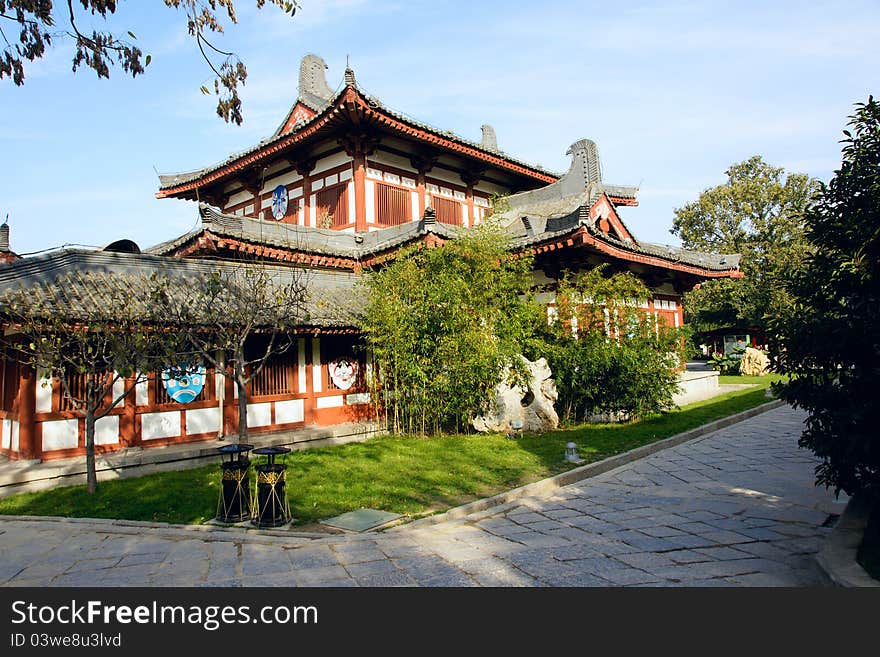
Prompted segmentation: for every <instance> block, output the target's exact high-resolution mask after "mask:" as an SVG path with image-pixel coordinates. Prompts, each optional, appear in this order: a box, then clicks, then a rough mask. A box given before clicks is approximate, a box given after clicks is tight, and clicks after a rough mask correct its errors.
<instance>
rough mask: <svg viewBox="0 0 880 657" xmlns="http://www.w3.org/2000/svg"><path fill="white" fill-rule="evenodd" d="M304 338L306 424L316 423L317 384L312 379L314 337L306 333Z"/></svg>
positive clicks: (304, 416) (304, 415)
mask: <svg viewBox="0 0 880 657" xmlns="http://www.w3.org/2000/svg"><path fill="white" fill-rule="evenodd" d="M299 339H300V340H303V342H304V344H303V357H304V359H305V365H306V389H305V390H304V391H303V392H305V394H306V397H305V399H303V422H305V423H306V424H314V423H315V385H314V381H312V360H313V354H312V337H311V336H309V335H305V336H304V337H302V338H299ZM297 349H299V342H297ZM298 366H299V359H298V358H297V367H298Z"/></svg>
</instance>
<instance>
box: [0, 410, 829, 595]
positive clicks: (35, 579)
mask: <svg viewBox="0 0 880 657" xmlns="http://www.w3.org/2000/svg"><path fill="white" fill-rule="evenodd" d="M803 418H804V415H803V414H802V413H800V412H797V411H794V410H792V409H790V408H788V407H782V408H778V409H776V410H773V411H770V412H767V413H764V414H762V415H759V416H757V417H754V418H751V419H749V420H746V421H744V422H741V423H739V424H736V425H733V426H731V427H728V428H726V429H722V430H720V431H716V432H714V433H712V434H708V435H707V436H705V437H703V438H700V439H697V440H695V441H692V442H689V443H685V444H683V445H679V446H678V447H674V448H671V449H667V450H664V451H661V452H658V453H656V454H654V455H651V456H649V457H647V458H644V459H642V460H639V461H635V462H633V463H630V464H628V465H625V466H623V467H620V468H618V469H616V470H612V471H610V472H608V473H605V474H604V475H600V476H597V477H595V478H592V479H587V480H583V481H581V482H578V483H576V484H573V485H570V486H566V487H564V488H560V489H557V490H556V491H554V493H553V494H552V495H550V496H547V497H542V498H537V497H532V498H524V499H521V500H518V501H516V502H513V503H510V504H507V505H505V506H503V507H498V508H496V509H493V510H490V511H488V512H482V513H480V514H475V516H471V517H467V518H464V519H460V520H455V521H448V522H443V523H440V524H434V525H424V524H423V525H419V524H418V523H417V524H416V525H413V526H402V527H399V528H396V529H394V530H390V531H387V532H384V533H380V534H366V535H334V536H328V537H327V538H321V539H315V540H309V539H306V538H294V537H275V536H266V535H261V534H257V533H256V532H239V531H233V532H230V531H228V530H227V531H205V530H204V528H202V529H201V530H198V531H196V530H193V529H192V528H190V529H186V528H181V527H166V528H158V529H151V528H146V527H138V526H120V525H115V524H113V523H110V522H106V521H105V522H90V521H87V522H82V521H80V522H69V521H68V522H65V521H58V520H19V519H14V520H13V519H6V520H3V519H0V582H2V583H4V584H5V585H7V586H46V585H51V586H78V585H79V586H135V585H141V586H267V585H268V586H271V585H276V586H400V585H403V586H413V585H415V586H643V585H646V586H682V585H684V586H775V585H781V586H816V585H821V584H822V579H821V576H820V575H819V571H818V569H817V568H816V566H815V564H814V561H813V555H814V554H815V553H816V552H817V550H818V549H819V547H820V545H821V543H822V540H823V538H824V536H825V535H826V533H827V532H828V531H830V530H829V529H827V528H825V527H823V526H822V525H823V523H824V522H825V521H826V520H827V518H828V516H829V514H830V513H840V512H841V511H842V509H843V506H844V505H843V502H844V500H841V501H840V502H836V501H835V500H834V499H833V496H832V495H831V494H830V493H829V492H827V491H826V490H824V489H817V488H815V487H814V486H813V467H814V465H815V461H814V459H813V457H812V456H811V455H810V454H809V453H808V452H804V451H803V450H799V449H798V447H797V439H798V436H799V435H800V431H801V423H802V421H803Z"/></svg>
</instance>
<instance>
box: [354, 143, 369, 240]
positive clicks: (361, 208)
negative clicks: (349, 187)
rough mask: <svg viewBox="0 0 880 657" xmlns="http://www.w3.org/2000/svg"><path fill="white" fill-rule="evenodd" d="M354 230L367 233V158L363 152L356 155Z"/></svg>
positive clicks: (357, 152)
mask: <svg viewBox="0 0 880 657" xmlns="http://www.w3.org/2000/svg"><path fill="white" fill-rule="evenodd" d="M353 156H354V163H353V166H354V221H355V224H354V230H355V232H356V233H365V232H367V156H366V155H365V154H364V152H363V150H358V151H356V152H355V153H354V155H353Z"/></svg>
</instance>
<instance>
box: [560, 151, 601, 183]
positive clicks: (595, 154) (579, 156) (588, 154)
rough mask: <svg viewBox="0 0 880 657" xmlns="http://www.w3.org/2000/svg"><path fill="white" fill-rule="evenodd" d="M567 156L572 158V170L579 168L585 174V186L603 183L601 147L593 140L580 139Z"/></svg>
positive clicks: (567, 152)
mask: <svg viewBox="0 0 880 657" xmlns="http://www.w3.org/2000/svg"><path fill="white" fill-rule="evenodd" d="M565 154H566V155H571V156H572V158H571V159H572V162H571V169H569V170H570V171H574V169H575V167H577V166H579V167H580V169H581V171H582V172H583V180H584V186H585V187H586V186H587V185H588V184H589V183H592V182H595V183H601V182H602V162H601V160H600V159H599V147H598V146H597V145H596V142H594V141H593V140H592V139H579V140H578V141H576V142H574V143H573V144H572V145H571V146H569V147H568V150H567V151H566V152H565Z"/></svg>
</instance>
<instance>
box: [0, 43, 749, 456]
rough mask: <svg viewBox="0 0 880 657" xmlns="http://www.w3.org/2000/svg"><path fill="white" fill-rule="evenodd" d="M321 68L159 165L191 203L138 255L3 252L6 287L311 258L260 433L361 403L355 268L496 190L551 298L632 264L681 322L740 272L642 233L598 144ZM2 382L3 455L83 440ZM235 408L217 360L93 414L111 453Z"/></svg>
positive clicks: (450, 229) (166, 194) (658, 304)
mask: <svg viewBox="0 0 880 657" xmlns="http://www.w3.org/2000/svg"><path fill="white" fill-rule="evenodd" d="M325 69H326V65H325V64H324V62H323V60H321V59H320V58H319V57H317V56H315V55H308V56H306V57H305V58H304V59H303V60H302V63H301V67H300V77H299V92H298V96H297V99H296V102H295V103H294V104H293V106H292V107H291V109H290V111H289V112H288V113H287V114H286V115H285V116H284V118H283V120H282V121H281V123H280V124H279V126H278V128H277V129H276V130H275V132H274V133H272V135H271V136H270V137H268V138H267V139H264V140H263V141H261V142H260V143H259V144H256V145H255V146H253V147H252V148H249V149H247V150H245V151H243V152H241V153H236V154H234V155H231V156H230V157H228V158H227V159H226V160H224V161H223V162H221V163H219V164H215V165H213V166H208V167H205V168H202V169H198V170H196V171H191V172H187V173H177V174H170V175H162V176H160V181H159V182H160V188H159V191H158V193H157V194H156V196H157V197H159V198H177V199H189V200H193V201H197V202H198V213H199V217H200V219H201V222H200V225H199V226H198V227H197V228H196V229H195V230H192V231H190V232H188V233H186V234H184V235H180V236H178V237H175V238H173V239H171V240H169V241H167V242H163V243H161V244H158V245H156V246H153V247H151V248H149V249H147V250H146V251H145V252H144V253H141V252H140V250H139V249H138V248H137V245H134V244H133V243H131V242H127V241H123V242H119V243H114V245H111V246H110V247H108V248H107V249H105V250H103V251H73V250H64V251H58V252H54V253H50V254H45V255H42V256H38V257H35V258H27V259H21V260H16V259H15V258H14V257H12V256H10V257H8V258H4V259H6V260H11V262H10V263H9V264H5V265H0V291H2V290H4V289H10V288H12V287H14V286H19V287H20V286H22V285H24V286H34V287H40V288H41V289H45V290H48V291H47V294H56V293H57V294H58V295H59V298H60V297H63V296H64V294H66V292H65V293H63V294H62V291H60V290H57V289H56V290H53V285H56V286H57V283H55V281H58V280H61V279H60V278H59V277H62V276H63V277H66V278H65V279H64V280H71V279H70V276H71V275H73V274H75V275H76V277H75V280H76V281H77V283H76V285H78V286H80V289H78V291H77V294H76V295H74V297H75V298H76V299H88V298H98V299H99V298H100V295H101V290H102V289H105V288H106V286H108V285H119V284H124V282H125V280H126V278H127V277H131V276H135V275H140V274H143V273H144V272H153V271H155V272H163V273H165V274H169V273H170V274H171V275H174V276H180V277H181V280H184V279H185V277H186V276H187V275H195V274H196V273H197V272H198V271H199V270H200V269H205V268H215V269H216V268H217V267H227V266H229V267H231V266H234V265H235V263H236V261H238V260H240V259H241V258H242V256H243V255H246V256H247V258H249V259H259V260H262V261H264V262H265V263H266V265H267V266H271V267H275V268H282V269H283V268H307V269H308V271H309V276H310V277H311V278H310V294H311V295H312V298H311V301H310V302H309V303H311V304H312V307H311V310H310V312H309V313H308V319H307V320H304V321H303V323H302V326H301V327H300V328H299V330H298V337H297V348H296V349H291V350H290V351H288V352H286V353H285V354H282V355H279V356H278V357H276V358H274V359H273V360H272V362H270V363H269V364H268V365H267V366H266V367H265V368H264V370H263V372H262V373H261V374H260V375H259V377H257V378H256V379H254V381H253V382H252V384H251V386H250V389H249V391H248V404H249V406H248V423H249V427H250V430H251V431H253V432H268V431H278V430H286V429H295V428H299V427H304V426H308V425H315V424H317V425H332V424H336V423H342V422H347V421H352V420H358V419H361V418H363V417H364V415H365V412H366V410H367V409H368V408H369V401H370V400H369V394H368V392H367V390H366V389H365V387H364V377H363V376H362V373H363V372H364V371H365V370H366V369H367V363H366V362H365V360H364V355H363V352H362V351H359V350H357V349H356V344H357V341H358V331H357V325H356V324H357V322H356V319H355V315H356V311H357V309H358V307H359V304H362V303H363V295H362V294H359V292H358V290H357V281H358V279H359V277H360V275H361V273H362V272H363V271H364V270H365V269H368V268H372V267H378V266H381V265H382V263H383V262H386V261H388V260H389V259H393V258H394V257H395V255H396V253H397V252H398V251H399V250H400V249H401V248H402V247H404V246H410V245H413V244H419V243H422V244H425V245H427V246H432V245H438V244H442V243H443V242H445V241H446V240H449V239H454V238H455V236H456V234H457V233H458V231H461V230H467V229H469V228H471V227H473V226H475V225H477V224H479V223H480V222H482V221H483V220H484V219H485V218H486V217H487V216H488V215H489V214H490V213H491V212H492V209H493V203H494V202H495V199H497V198H499V197H504V202H505V206H504V207H505V209H504V211H503V212H500V213H496V217H497V218H498V220H500V221H501V223H502V225H503V226H504V227H505V229H506V230H507V231H508V232H509V234H510V238H511V248H512V249H513V250H514V251H516V252H529V253H532V254H534V256H535V260H534V262H535V270H534V279H535V285H536V286H538V287H540V288H541V289H542V290H543V291H545V292H546V293H547V294H548V295H549V297H548V299H549V300H551V301H552V293H553V289H554V286H555V284H556V282H557V281H558V279H559V277H560V276H561V274H562V272H564V271H566V270H568V271H577V270H582V269H589V268H593V267H595V266H597V265H599V264H602V263H605V264H606V265H607V266H608V267H610V269H611V270H612V271H624V270H627V271H632V272H634V273H635V274H637V275H638V276H639V277H640V278H641V279H642V280H643V281H644V282H645V283H646V284H647V285H648V287H649V288H650V289H651V290H652V298H651V299H647V300H644V301H643V307H644V308H645V311H646V312H649V313H655V314H656V316H657V317H658V318H662V319H663V320H664V321H666V322H668V323H669V324H670V325H675V326H677V325H679V324H681V323H682V322H683V315H682V307H681V296H682V294H683V293H684V292H686V291H688V290H690V289H691V288H692V287H693V286H694V285H695V284H696V283H698V282H699V281H702V280H705V279H709V278H718V277H739V276H741V273H740V272H739V270H738V263H739V256H735V255H727V256H721V255H712V254H705V253H696V252H692V251H686V250H682V249H676V248H672V247H667V246H661V245H657V244H651V243H648V242H644V241H641V240H639V239H637V237H636V236H635V235H633V233H632V231H630V230H629V228H628V227H627V226H626V224H625V222H624V219H623V217H622V212H623V210H624V209H626V210H628V209H629V208H634V207H636V206H637V205H638V201H637V192H638V190H637V189H636V188H635V187H631V186H622V185H611V184H606V183H605V182H604V181H603V177H602V170H601V163H600V159H599V153H598V148H597V147H596V144H595V143H593V142H592V141H589V140H586V139H584V140H580V141H576V142H574V143H573V144H572V146H571V147H570V149H569V154H570V155H571V157H572V162H571V166H570V168H569V170H568V171H567V172H565V173H564V174H562V175H557V174H554V173H553V172H550V171H547V170H545V169H543V168H541V167H539V166H536V165H532V164H529V163H527V162H524V161H522V160H519V159H517V158H514V157H512V156H510V155H508V154H507V153H505V152H504V151H502V150H501V149H500V148H499V146H498V142H497V139H496V136H495V132H494V130H493V129H492V128H491V127H490V126H488V125H484V126H482V139H481V141H479V142H475V141H470V140H467V139H464V138H462V137H459V136H457V135H455V134H453V133H451V132H448V131H444V130H439V129H437V128H433V127H431V126H428V125H425V124H423V123H420V122H418V121H415V120H413V119H411V118H409V117H408V116H406V115H404V114H401V113H399V112H396V111H394V110H391V109H389V108H388V107H386V106H385V105H384V104H383V103H382V102H381V101H379V100H378V99H376V98H374V97H372V96H369V95H368V94H366V93H365V92H364V91H363V90H362V89H361V88H360V87H359V86H358V84H357V82H356V80H355V75H354V73H353V72H352V71H351V70H350V69H347V70H346V71H345V76H344V84H343V85H342V86H341V89H340V90H339V91H338V92H335V93H334V92H333V91H331V89H330V87H329V86H328V84H327V82H326V77H325ZM0 241H2V236H0ZM4 248H5V251H4V253H7V252H8V239H6V240H5V242H2V243H0V249H4ZM53 298H54V297H53ZM60 310H61V309H59V311H60ZM358 373H360V375H359V374H358ZM0 381H2V384H3V390H2V391H0V398H2V404H0V406H2V408H0V419H2V442H0V454H5V455H7V456H10V457H12V458H42V459H51V458H57V457H62V456H72V455H76V454H79V453H81V452H82V451H83V449H84V442H83V427H82V421H81V420H78V419H77V418H76V417H75V415H74V414H73V413H72V412H71V411H70V409H69V408H66V407H65V401H64V399H63V396H62V395H61V394H60V392H59V390H58V387H57V386H54V387H53V385H52V382H51V381H50V382H47V385H45V386H43V385H37V383H36V378H35V374H34V373H33V372H28V371H27V370H26V368H22V367H20V366H19V365H18V364H17V363H15V362H14V361H12V360H8V359H7V360H4V361H3V372H2V376H0ZM236 408H237V401H236V400H235V399H234V390H233V386H232V385H231V383H230V382H229V380H228V379H226V378H224V377H222V376H219V375H218V376H215V375H214V372H211V371H210V370H208V371H207V372H206V373H205V385H204V386H203V388H202V389H201V390H200V391H199V393H198V394H197V395H196V396H195V397H194V398H193V399H192V401H188V402H187V403H183V404H181V403H179V402H177V401H175V400H174V399H173V398H172V397H171V396H170V394H169V392H168V390H167V386H164V385H163V383H162V379H161V377H160V376H158V375H157V376H153V377H152V378H151V379H150V381H149V382H147V383H144V384H141V385H138V386H137V388H136V389H135V390H134V391H133V392H132V393H131V394H130V395H128V397H127V398H126V399H125V401H124V403H123V404H121V405H120V406H119V408H118V409H114V411H112V412H111V414H110V415H108V416H107V417H105V418H103V419H102V421H101V422H102V424H101V425H100V426H99V427H98V438H97V442H98V444H99V449H100V450H114V449H119V448H121V447H127V446H143V447H147V446H153V445H166V444H171V443H179V442H186V441H198V440H206V439H210V438H215V437H216V436H217V435H218V433H220V434H223V433H231V432H233V431H234V430H235V427H236V423H237V410H236Z"/></svg>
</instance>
